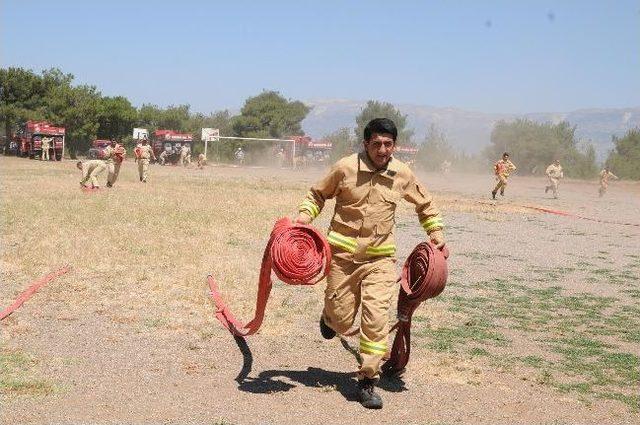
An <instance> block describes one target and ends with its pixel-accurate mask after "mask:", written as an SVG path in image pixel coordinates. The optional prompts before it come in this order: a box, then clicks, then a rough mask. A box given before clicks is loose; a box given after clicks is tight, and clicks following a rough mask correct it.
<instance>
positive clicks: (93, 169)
mask: <svg viewBox="0 0 640 425" xmlns="http://www.w3.org/2000/svg"><path fill="white" fill-rule="evenodd" d="M84 167H85V168H83V170H82V172H83V176H82V180H80V184H81V185H83V186H84V185H85V183H86V182H87V181H89V180H91V185H92V186H93V187H100V183H98V176H99V175H100V174H102V173H104V171H105V170H106V169H107V166H106V165H105V163H104V162H102V161H88V162H87V163H85V165H84Z"/></svg>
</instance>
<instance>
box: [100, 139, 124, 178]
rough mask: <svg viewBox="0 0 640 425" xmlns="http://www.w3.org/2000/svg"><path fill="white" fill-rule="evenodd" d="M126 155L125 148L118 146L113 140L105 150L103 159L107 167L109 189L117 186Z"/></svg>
mask: <svg viewBox="0 0 640 425" xmlns="http://www.w3.org/2000/svg"><path fill="white" fill-rule="evenodd" d="M125 154H126V150H125V148H124V146H122V145H120V144H118V143H117V142H116V141H115V140H111V144H110V145H109V146H107V147H106V148H105V149H104V154H103V157H102V159H103V160H104V163H105V165H106V166H107V187H113V185H114V184H116V181H117V180H118V176H119V175H120V167H121V166H122V161H124V156H125Z"/></svg>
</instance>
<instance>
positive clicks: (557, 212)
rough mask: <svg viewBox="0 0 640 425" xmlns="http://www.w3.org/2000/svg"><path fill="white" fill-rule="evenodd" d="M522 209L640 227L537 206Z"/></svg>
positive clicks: (527, 206)
mask: <svg viewBox="0 0 640 425" xmlns="http://www.w3.org/2000/svg"><path fill="white" fill-rule="evenodd" d="M521 207H522V208H528V209H530V210H535V211H539V212H544V213H547V214H555V215H562V216H565V217H575V218H579V219H581V220H588V221H595V222H597V223H606V224H618V225H621V226H636V227H640V224H638V223H626V222H622V221H610V220H600V219H597V218H592V217H585V216H582V215H578V214H573V213H570V212H566V211H559V210H552V209H550V208H544V207H536V206H531V205H521Z"/></svg>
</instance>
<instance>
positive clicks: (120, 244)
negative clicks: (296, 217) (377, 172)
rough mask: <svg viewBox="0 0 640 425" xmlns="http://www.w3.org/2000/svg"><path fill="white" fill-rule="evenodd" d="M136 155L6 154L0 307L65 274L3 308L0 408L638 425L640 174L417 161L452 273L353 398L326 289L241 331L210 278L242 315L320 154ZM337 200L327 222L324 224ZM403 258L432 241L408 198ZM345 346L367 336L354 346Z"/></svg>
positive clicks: (134, 417)
mask: <svg viewBox="0 0 640 425" xmlns="http://www.w3.org/2000/svg"><path fill="white" fill-rule="evenodd" d="M150 173H151V177H150V181H149V183H147V184H146V185H144V184H142V183H139V182H138V181H137V176H136V171H135V166H134V164H133V163H132V162H131V161H128V162H126V163H125V165H124V167H123V171H122V173H121V176H120V181H119V182H118V183H117V185H116V187H115V188H113V189H103V190H102V191H101V192H100V193H93V194H87V193H83V192H81V191H80V190H79V188H78V180H79V175H78V171H77V170H76V169H75V164H74V161H65V162H63V163H48V164H46V163H42V162H40V161H29V160H24V159H17V158H5V157H2V158H0V178H1V181H0V195H1V200H2V204H1V206H0V212H1V219H2V224H1V232H2V233H1V234H2V240H1V242H2V253H1V255H2V257H1V261H2V262H1V265H2V267H1V278H2V281H1V284H0V308H4V307H5V306H7V305H9V304H10V303H11V302H12V301H13V300H14V299H15V298H16V297H17V296H18V295H19V293H20V292H21V291H22V290H24V289H25V288H26V286H27V285H28V283H29V282H31V281H33V280H35V279H37V278H38V277H40V276H41V275H43V274H45V273H48V272H49V271H51V270H52V269H54V268H56V267H59V266H61V265H63V264H66V263H69V264H71V265H72V267H73V270H72V271H71V272H70V273H68V274H67V275H65V276H62V277H60V278H58V279H57V280H55V281H53V282H51V283H50V284H49V285H48V286H46V287H44V288H43V289H41V290H40V292H38V293H37V294H36V295H35V296H34V297H33V298H31V299H30V300H29V301H27V303H25V305H24V306H22V307H21V308H20V309H19V310H17V311H16V312H15V313H14V314H13V315H12V316H10V317H9V318H7V319H6V320H4V321H3V322H2V323H0V332H1V340H0V373H1V374H2V375H1V376H0V397H1V409H0V423H3V424H5V423H6V424H22V423H25V424H48V423H69V424H71V423H73V424H75V423H100V424H115V423H141V424H151V423H185V424H187V423H198V424H201V423H210V424H220V423H226V424H228V423H233V424H245V423H246V424H253V423H261V424H264V423H270V424H271V423H273V424H280V423H310V424H320V423H323V424H325V423H336V424H342V423H344V424H354V423H390V424H405V423H406V424H425V423H438V424H442V423H468V424H475V423H593V424H596V423H634V422H637V421H638V420H639V419H640V413H639V409H640V406H639V400H640V399H639V396H638V388H639V385H640V371H639V369H640V358H639V356H638V353H640V227H636V226H623V225H617V224H607V223H602V222H596V221H587V220H580V219H576V218H571V217H561V216H556V215H550V214H542V213H539V212H535V211H532V210H528V209H526V208H523V206H526V205H538V206H545V207H549V208H554V209H559V210H565V211H570V212H574V213H576V214H579V215H582V216H586V217H592V218H594V219H601V220H606V221H618V222H631V223H638V224H640V198H639V194H640V186H639V185H638V184H634V183H627V182H620V183H614V184H612V185H611V186H610V190H609V193H607V195H606V196H605V197H604V198H598V196H597V184H596V182H579V181H565V182H563V183H562V184H561V187H560V199H558V200H554V199H551V198H550V197H549V196H546V195H545V194H544V190H543V189H544V184H545V181H544V180H543V179H542V178H520V177H518V176H515V177H514V178H513V179H512V180H511V181H510V186H509V187H508V188H507V196H506V197H505V198H504V199H499V200H498V201H497V202H496V203H493V202H491V201H490V200H489V191H490V189H491V186H492V184H493V180H492V178H491V176H490V175H487V176H469V175H456V174H453V175H451V176H448V177H444V176H441V175H435V174H426V175H423V176H421V179H422V180H423V181H424V182H425V183H426V184H427V186H428V187H429V188H430V189H431V190H432V191H433V193H434V195H435V197H436V201H437V202H438V203H439V205H441V207H442V210H443V212H444V216H445V220H446V225H447V237H448V241H449V247H450V250H451V252H452V256H451V259H450V270H451V272H450V281H449V285H448V287H447V289H446V290H445V292H444V293H443V294H442V296H440V297H438V298H437V299H435V300H432V301H430V302H428V303H427V304H426V305H424V306H422V307H421V308H420V309H419V311H418V312H417V315H416V317H415V323H414V327H413V337H414V339H413V341H412V342H413V349H412V360H411V362H410V364H409V370H408V373H407V374H405V376H404V377H403V379H402V380H383V381H382V382H381V393H382V396H383V398H384V401H385V408H384V409H383V410H381V411H366V410H364V409H363V408H362V407H361V406H360V405H359V404H358V403H357V402H356V401H355V391H354V385H355V377H354V376H353V373H352V372H353V371H354V369H355V359H354V357H353V355H352V354H350V353H349V352H348V351H347V350H345V349H344V348H343V346H342V345H341V344H340V341H338V340H337V339H336V340H332V341H324V340H322V338H321V337H320V334H319V331H318V329H317V319H318V317H319V315H320V311H321V309H322V306H321V300H322V290H323V284H322V283H320V284H318V285H316V286H314V287H310V288H300V287H289V286H285V285H283V284H279V283H278V284H276V285H275V287H274V290H273V292H272V297H271V299H270V302H269V306H268V310H267V315H266V319H265V323H264V325H263V328H262V329H261V331H260V332H259V333H258V334H257V335H255V336H253V337H250V338H249V339H248V348H247V347H243V346H242V345H241V344H240V345H238V344H237V343H236V341H235V340H234V339H233V338H232V337H231V336H230V335H229V334H228V333H227V332H226V331H225V330H224V329H223V328H222V327H221V326H220V325H219V323H217V321H216V320H215V318H214V316H213V313H214V308H213V303H212V302H211V301H210V299H209V297H208V294H207V287H206V281H205V277H206V275H207V274H208V273H210V272H211V273H213V274H214V276H216V278H217V280H218V282H219V284H220V286H221V290H222V291H223V295H224V296H225V299H226V300H227V301H228V303H229V304H230V305H232V307H233V309H234V312H236V313H237V314H238V316H240V317H241V318H243V319H248V318H249V317H250V316H251V314H252V312H253V306H254V302H255V289H256V282H257V275H258V268H259V263H260V259H261V256H262V249H263V247H264V244H265V242H266V240H267V238H268V236H269V232H270V230H271V227H272V225H273V223H274V222H275V220H276V219H277V218H278V217H280V216H283V215H292V214H293V213H294V211H295V207H296V205H297V203H298V202H299V201H300V199H301V197H302V196H304V193H305V192H306V190H307V189H308V187H309V185H310V184H311V183H312V182H313V181H315V179H316V178H317V177H319V176H320V175H321V171H320V170H305V171H295V172H290V171H286V170H273V169H248V168H244V169H241V168H232V167H214V166H209V167H206V168H205V170H202V171H200V170H196V169H194V168H188V169H184V168H179V167H160V166H152V167H151V171H150ZM331 208H332V205H327V207H326V210H325V211H324V212H323V213H322V215H321V217H320V218H319V219H318V220H317V221H316V223H315V224H316V225H317V226H318V227H319V228H322V229H324V228H326V226H327V224H328V220H329V218H330V215H331V214H330V211H331V210H330V209H331ZM397 221H398V223H397V224H398V238H397V239H398V241H399V243H400V245H401V246H400V250H399V255H398V257H399V261H403V260H404V258H405V257H406V255H407V254H408V253H409V252H410V251H411V249H412V248H413V246H414V245H415V244H416V243H417V242H419V241H420V240H422V239H423V238H424V234H423V233H422V230H421V228H420V227H419V225H418V223H417V220H416V218H415V214H413V212H412V211H411V208H410V207H409V206H405V207H402V209H401V210H400V211H399V214H398V220H397ZM347 342H348V343H350V344H351V345H355V344H354V342H353V341H350V340H348V341H347Z"/></svg>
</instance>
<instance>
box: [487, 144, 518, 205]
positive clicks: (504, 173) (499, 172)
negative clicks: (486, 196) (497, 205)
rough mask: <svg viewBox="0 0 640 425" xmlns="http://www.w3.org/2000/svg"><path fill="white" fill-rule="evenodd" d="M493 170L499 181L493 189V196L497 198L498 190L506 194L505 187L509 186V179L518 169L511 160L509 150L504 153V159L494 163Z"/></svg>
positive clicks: (501, 193) (502, 194)
mask: <svg viewBox="0 0 640 425" xmlns="http://www.w3.org/2000/svg"><path fill="white" fill-rule="evenodd" d="M493 171H494V173H495V175H496V180H497V181H498V183H497V184H496V187H495V188H493V190H492V191H491V197H492V198H493V199H496V194H497V193H498V190H499V191H500V195H501V196H504V189H505V188H506V187H507V179H508V178H509V175H510V174H511V173H513V172H514V171H516V166H515V165H514V164H513V162H511V161H510V160H509V154H508V153H507V152H505V153H503V154H502V159H501V160H499V161H498V162H496V163H495V164H494V166H493Z"/></svg>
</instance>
